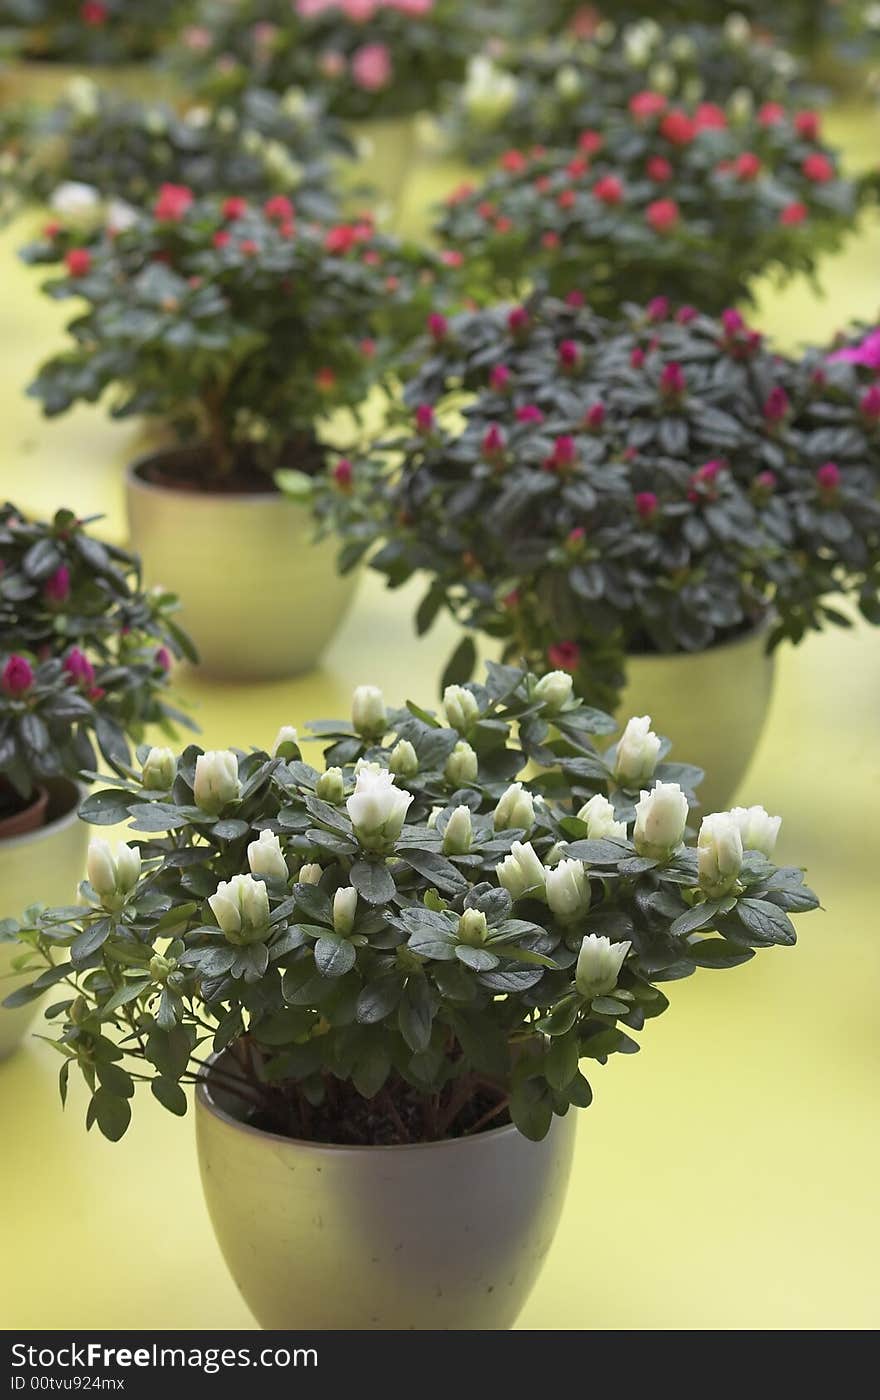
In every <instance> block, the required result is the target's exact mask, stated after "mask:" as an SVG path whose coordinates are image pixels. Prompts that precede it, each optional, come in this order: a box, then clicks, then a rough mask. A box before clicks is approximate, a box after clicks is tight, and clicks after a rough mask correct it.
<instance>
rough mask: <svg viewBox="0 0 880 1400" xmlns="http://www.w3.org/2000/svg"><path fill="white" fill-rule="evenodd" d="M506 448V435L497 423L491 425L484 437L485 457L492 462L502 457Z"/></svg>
mask: <svg viewBox="0 0 880 1400" xmlns="http://www.w3.org/2000/svg"><path fill="white" fill-rule="evenodd" d="M505 446H506V443H505V440H504V433H503V432H502V430H501V429H500V428H499V426H498V424H497V423H491V424H490V425H489V427H488V428H487V429H486V432H485V434H484V436H483V443H482V449H483V456H484V457H488V458H489V460H490V461H492V460H494V459H496V458H498V457H500V456H501V455H502V453H503V452H504V448H505Z"/></svg>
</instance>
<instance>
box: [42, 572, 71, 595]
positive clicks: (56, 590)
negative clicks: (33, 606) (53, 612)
mask: <svg viewBox="0 0 880 1400" xmlns="http://www.w3.org/2000/svg"><path fill="white" fill-rule="evenodd" d="M43 593H44V595H45V597H46V600H47V601H48V602H50V603H66V602H67V600H68V598H69V597H70V570H69V569H68V567H67V565H66V564H62V565H61V566H60V567H59V568H57V569H56V570H55V572H54V574H52V576H51V577H50V578H48V579H47V580H46V583H45V585H44V587H43Z"/></svg>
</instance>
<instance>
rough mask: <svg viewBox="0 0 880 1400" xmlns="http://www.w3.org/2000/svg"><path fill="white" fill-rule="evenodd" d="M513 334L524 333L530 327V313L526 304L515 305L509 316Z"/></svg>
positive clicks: (508, 319) (509, 328) (509, 327)
mask: <svg viewBox="0 0 880 1400" xmlns="http://www.w3.org/2000/svg"><path fill="white" fill-rule="evenodd" d="M507 328H508V330H509V331H510V333H511V335H522V334H523V332H524V331H527V330H528V328H529V313H528V311H527V310H526V308H525V307H524V306H515V307H514V308H513V310H512V311H511V313H510V315H509V316H508V318H507Z"/></svg>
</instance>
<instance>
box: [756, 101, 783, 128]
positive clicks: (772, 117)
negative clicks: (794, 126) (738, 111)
mask: <svg viewBox="0 0 880 1400" xmlns="http://www.w3.org/2000/svg"><path fill="white" fill-rule="evenodd" d="M758 121H759V122H760V123H761V125H762V126H778V125H779V123H780V122H782V121H785V108H784V107H783V106H782V104H781V103H779V102H765V103H764V105H763V107H760V108H759V109H758Z"/></svg>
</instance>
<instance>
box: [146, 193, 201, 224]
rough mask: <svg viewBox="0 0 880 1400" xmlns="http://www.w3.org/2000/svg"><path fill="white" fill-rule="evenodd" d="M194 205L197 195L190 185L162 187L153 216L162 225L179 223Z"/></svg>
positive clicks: (154, 206)
mask: <svg viewBox="0 0 880 1400" xmlns="http://www.w3.org/2000/svg"><path fill="white" fill-rule="evenodd" d="M194 203H195V195H194V194H193V192H192V190H191V189H190V188H189V185H170V184H166V185H160V186H159V194H158V196H157V198H156V202H155V204H154V205H153V215H154V217H155V218H157V219H159V220H161V222H162V223H168V224H174V223H178V222H179V221H180V220H181V219H182V218H183V216H184V214H185V213H186V212H187V210H188V209H190V208H191V207H192V205H193V204H194Z"/></svg>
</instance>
